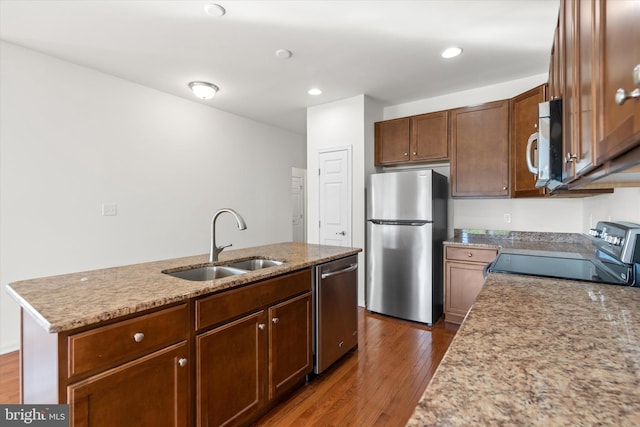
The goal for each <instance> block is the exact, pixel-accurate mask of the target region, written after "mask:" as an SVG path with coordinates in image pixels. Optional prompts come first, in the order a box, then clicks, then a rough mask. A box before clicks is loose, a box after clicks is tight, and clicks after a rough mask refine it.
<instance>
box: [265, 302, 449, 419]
mask: <svg viewBox="0 0 640 427" xmlns="http://www.w3.org/2000/svg"><path fill="white" fill-rule="evenodd" d="M358 315H359V316H358V322H359V339H358V350H357V351H355V352H352V353H350V354H348V355H346V356H345V358H343V359H342V360H341V361H339V362H338V363H337V364H336V365H334V366H332V367H331V368H330V369H329V370H328V371H325V372H324V373H322V374H321V375H319V376H318V377H316V378H315V379H314V380H313V381H311V382H310V383H309V384H307V385H306V386H305V387H303V388H301V389H300V390H298V391H296V392H295V393H294V394H293V395H292V396H291V397H290V398H289V399H288V400H286V401H284V402H282V403H281V404H280V405H279V406H277V407H276V408H274V409H273V410H272V411H270V412H269V413H268V414H266V415H265V416H264V417H263V418H262V419H261V420H260V421H259V422H258V423H257V425H258V426H301V425H304V426H389V427H392V426H404V425H405V424H406V422H407V420H408V419H409V417H410V416H411V414H412V413H413V410H414V408H415V406H416V404H417V403H418V400H420V397H421V396H422V393H423V392H424V390H425V388H426V387H427V384H428V383H429V380H430V379H431V377H432V376H433V374H434V373H435V370H436V368H437V367H438V365H439V364H440V360H441V359H442V357H443V356H444V353H445V352H446V350H447V348H449V344H450V343H451V340H452V339H453V337H454V335H455V333H456V331H457V330H458V327H457V325H452V324H448V323H445V322H444V321H443V319H442V318H441V319H440V320H439V321H438V322H437V323H436V324H435V325H434V327H433V328H429V327H427V326H424V325H420V324H417V323H412V322H406V321H402V320H398V319H393V318H390V317H386V316H379V315H376V314H372V313H368V312H366V310H365V309H363V308H360V309H359V313H358Z"/></svg>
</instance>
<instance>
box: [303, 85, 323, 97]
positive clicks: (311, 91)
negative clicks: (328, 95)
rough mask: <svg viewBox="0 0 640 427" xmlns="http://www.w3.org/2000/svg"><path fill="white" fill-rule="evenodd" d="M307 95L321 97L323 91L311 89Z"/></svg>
mask: <svg viewBox="0 0 640 427" xmlns="http://www.w3.org/2000/svg"><path fill="white" fill-rule="evenodd" d="M307 93H308V94H309V95H313V96H317V95H321V94H322V91H321V90H320V89H318V88H317V87H314V88H313V89H309V90H308V91H307Z"/></svg>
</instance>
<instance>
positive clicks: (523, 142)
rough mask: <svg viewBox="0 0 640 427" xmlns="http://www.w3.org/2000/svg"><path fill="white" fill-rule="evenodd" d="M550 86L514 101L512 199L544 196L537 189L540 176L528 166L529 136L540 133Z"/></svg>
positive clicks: (521, 95)
mask: <svg viewBox="0 0 640 427" xmlns="http://www.w3.org/2000/svg"><path fill="white" fill-rule="evenodd" d="M545 92H546V85H541V86H538V87H536V88H534V89H531V90H529V91H527V92H524V93H522V94H520V95H518V96H516V97H515V98H512V99H511V128H510V137H509V139H510V142H511V197H542V196H544V195H545V191H544V188H536V186H535V183H536V175H534V174H532V173H531V172H530V171H529V168H528V167H527V161H526V151H527V142H528V140H529V137H530V136H531V135H532V134H533V133H535V132H537V131H538V104H539V103H541V102H544V101H545V98H546V93H545Z"/></svg>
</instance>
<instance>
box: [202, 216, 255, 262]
mask: <svg viewBox="0 0 640 427" xmlns="http://www.w3.org/2000/svg"><path fill="white" fill-rule="evenodd" d="M225 212H226V213H230V214H231V215H233V217H234V218H235V219H236V223H237V224H238V229H240V230H246V229H247V224H246V223H245V222H244V219H242V217H241V216H240V214H239V213H238V212H236V211H234V210H233V209H229V208H224V209H220V210H219V211H218V212H216V213H215V214H214V215H213V217H211V248H210V250H209V262H213V261H217V260H218V254H219V253H220V252H222V250H223V249H224V248H228V247H229V246H231V244H228V245H224V246H217V245H216V221H217V220H218V217H219V216H220V215H221V214H223V213H225Z"/></svg>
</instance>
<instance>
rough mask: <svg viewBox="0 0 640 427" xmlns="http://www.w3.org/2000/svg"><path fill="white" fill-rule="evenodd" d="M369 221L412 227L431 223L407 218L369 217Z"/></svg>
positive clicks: (377, 223)
mask: <svg viewBox="0 0 640 427" xmlns="http://www.w3.org/2000/svg"><path fill="white" fill-rule="evenodd" d="M369 221H370V222H372V223H373V224H376V225H409V226H413V227H419V226H421V225H426V224H433V221H408V220H397V221H393V220H385V219H370V220H369Z"/></svg>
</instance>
